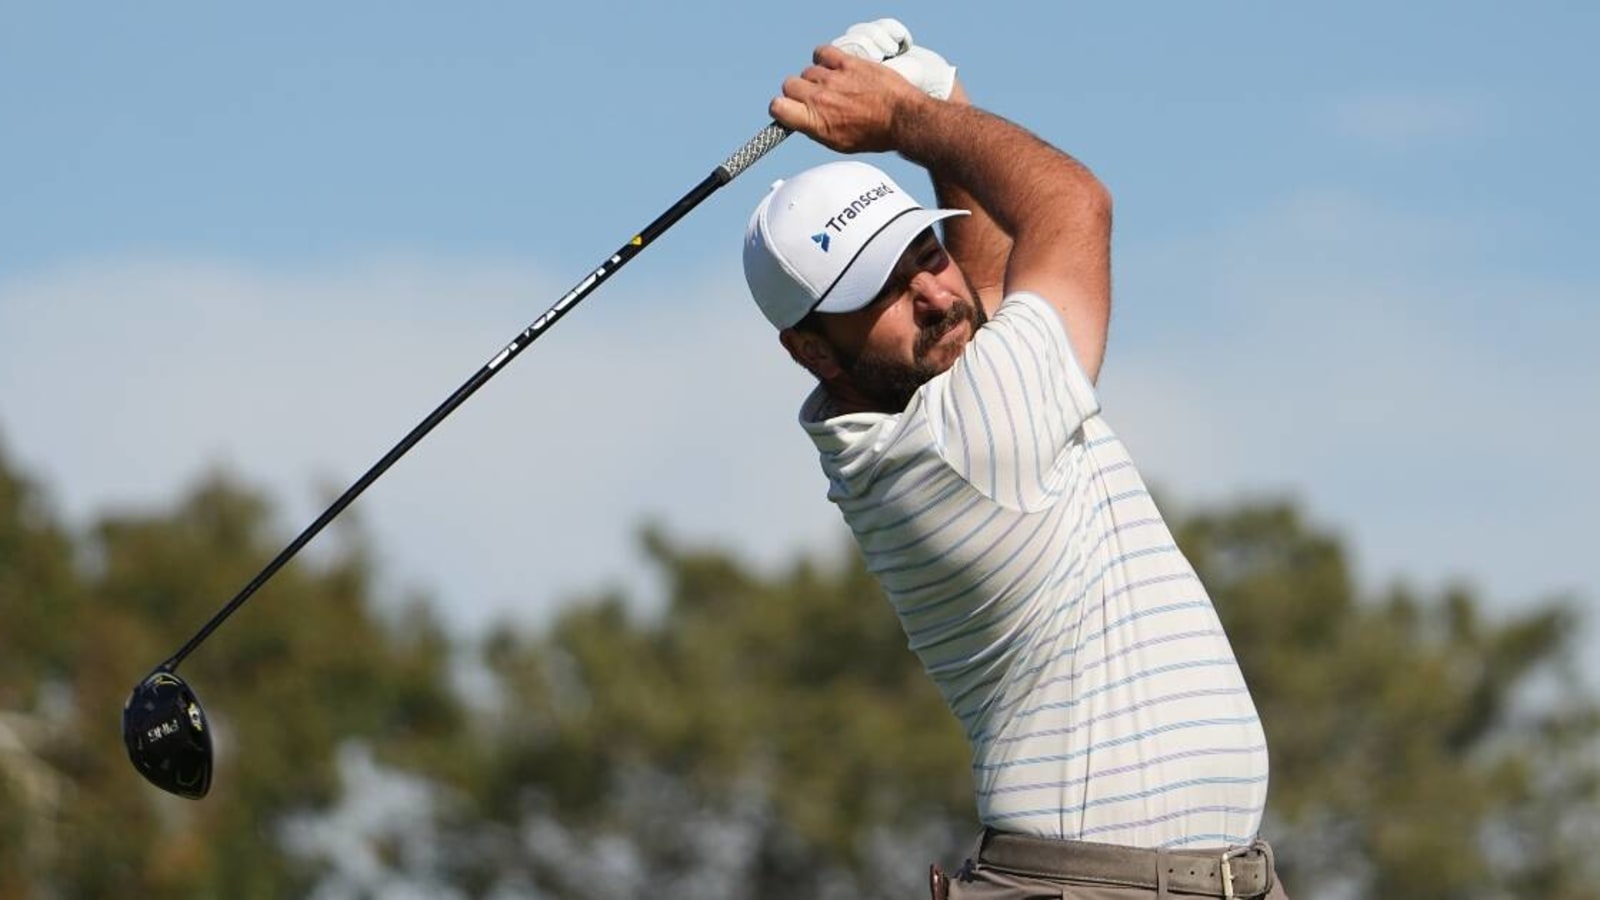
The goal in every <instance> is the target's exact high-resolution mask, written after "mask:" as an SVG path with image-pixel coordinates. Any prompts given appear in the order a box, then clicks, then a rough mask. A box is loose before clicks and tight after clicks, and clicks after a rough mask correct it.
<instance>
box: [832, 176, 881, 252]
mask: <svg viewBox="0 0 1600 900" xmlns="http://www.w3.org/2000/svg"><path fill="white" fill-rule="evenodd" d="M892 193H894V188H893V187H891V186H890V185H889V182H887V181H885V182H883V183H882V184H880V185H878V186H877V187H875V188H871V189H869V190H868V191H866V192H865V193H863V194H862V195H861V196H859V197H857V198H856V199H854V200H852V201H850V205H849V206H846V207H845V208H844V209H841V210H839V213H838V215H836V216H834V217H833V218H831V219H829V220H828V222H827V228H828V230H830V231H833V232H835V233H837V232H841V231H844V229H845V227H846V226H847V225H849V224H850V222H851V220H852V219H854V218H855V217H856V216H859V215H861V212H862V211H863V210H865V209H866V208H867V207H869V206H871V205H872V204H873V201H875V200H878V199H879V198H881V197H887V196H889V195H890V194H892ZM813 240H815V238H813ZM818 243H821V241H818ZM823 249H824V250H826V249H827V248H826V247H824V248H823Z"/></svg>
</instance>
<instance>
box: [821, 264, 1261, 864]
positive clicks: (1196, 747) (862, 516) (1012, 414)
mask: <svg viewBox="0 0 1600 900" xmlns="http://www.w3.org/2000/svg"><path fill="white" fill-rule="evenodd" d="M828 409H829V404H828V400H827V397H826V395H825V394H824V393H823V392H822V390H821V388H819V389H818V390H817V391H816V392H815V393H813V394H812V395H811V397H810V398H809V399H807V401H806V403H805V406H804V407H803V408H802V410H801V415H800V421H801V424H802V425H803V426H804V427H805V429H806V431H807V432H808V433H810V435H811V437H812V439H813V440H814V441H815V442H816V445H817V449H818V450H819V451H820V453H821V457H822V468H823V470H824V472H826V474H827V476H828V479H829V484H830V487H829V491H828V498H829V499H830V500H832V501H833V502H834V503H836V504H837V505H838V506H839V509H840V511H841V512H842V513H843V514H844V518H845V521H846V522H847V523H848V524H849V525H850V528H851V530H852V531H854V532H855V536H856V540H857V542H858V543H859V544H860V547H861V552H862V554H863V555H864V557H865V559H866V564H867V567H868V568H869V569H870V570H871V571H872V572H873V574H874V575H875V576H876V577H877V578H878V580H879V582H880V583H881V584H882V585H883V589H884V591H885V592H886V593H887V595H888V598H889V601H890V602H891V603H892V604H893V606H894V609H895V612H896V613H897V614H898V615H899V617H900V623H901V625H902V627H903V628H904V629H905V633H906V636H907V638H908V639H909V642H910V646H911V649H912V650H913V651H914V652H915V653H916V654H917V656H918V657H919V658H920V659H921V661H922V664H923V666H924V667H925V668H926V669H927V671H928V674H929V675H931V676H932V677H933V680H934V682H935V683H936V684H937V685H938V687H939V690H940V691H941V693H942V694H943V695H944V699H945V701H946V702H947V703H948V704H949V705H950V709H951V711H952V712H954V713H955V715H956V717H957V718H958V719H959V720H960V722H961V725H962V728H963V729H964V730H965V732H966V735H967V738H968V740H969V741H970V742H971V744H972V773H973V779H974V782H975V788H976V791H977V806H978V817H979V819H980V821H981V822H982V823H983V824H984V825H988V826H992V827H994V828H998V829H1001V830H1005V831H1013V832H1022V833H1026V834H1034V835H1041V836H1046V837H1056V838H1069V839H1075V840H1088V841H1099V842H1104V843H1113V844H1124V845H1130V846H1140V847H1184V846H1218V845H1226V844H1243V843H1247V842H1249V841H1250V840H1251V839H1252V838H1253V837H1254V836H1255V835H1256V832H1257V830H1258V828H1259V827H1260V824H1261V814H1262V808H1263V806H1264V805H1265V802H1266V794H1267V748H1266V744H1265V739H1264V737H1263V734H1262V731H1261V724H1260V721H1259V720H1258V719H1257V717H1256V711H1255V706H1254V704H1253V703H1252V702H1251V700H1250V694H1249V691H1248V690H1247V689H1246V687H1245V683H1244V679H1243V677H1242V676H1241V675H1240V672H1239V666H1238V663H1237V662H1236V660H1235V659H1234V655H1233V650H1232V648H1231V647H1230V646H1229V644H1228V639H1227V637H1226V636H1225V635H1224V634H1223V632H1222V627H1221V624H1220V623H1219V622H1218V620H1217V614H1216V611H1215V609H1213V607H1212V605H1211V600H1210V598H1209V597H1208V596H1207V595H1206V591H1205V588H1204V587H1203V586H1202V585H1201V584H1200V581H1199V579H1198V578H1197V577H1196V576H1195V573H1194V569H1193V568H1192V567H1191V566H1190V565H1189V563H1188V561H1187V560H1186V559H1184V556H1183V554H1182V553H1181V552H1180V551H1179V549H1178V547H1177V545H1176V544H1175V543H1174V541H1173V538H1172V533H1171V532H1170V531H1169V530H1168V528H1167V525H1166V523H1165V522H1164V521H1162V518H1161V514H1160V512H1159V511H1157V509H1156V507H1155V504H1154V503H1153V502H1152V501H1151V497H1150V492H1149V490H1148V489H1147V488H1146V487H1145V484H1144V482H1143V480H1142V479H1141V478H1140V477H1139V473H1138V472H1137V471H1136V470H1135V469H1134V467H1133V463H1132V461H1131V460H1130V459H1129V457H1128V454H1127V451H1126V450H1125V449H1124V448H1123V446H1122V442H1121V441H1120V440H1119V439H1118V438H1117V436H1116V435H1115V434H1114V433H1113V432H1112V431H1111V429H1110V427H1109V426H1107V425H1106V423H1105V421H1104V419H1103V418H1102V417H1101V415H1100V406H1099V401H1098V400H1097V399H1096V397H1095V394H1094V388H1093V386H1092V385H1091V384H1090V383H1089V380H1088V378H1087V377H1085V375H1084V373H1083V370H1082V368H1081V367H1080V366H1079V365H1078V363H1077V360H1076V359H1075V358H1074V356H1073V353H1072V347H1071V344H1070V343H1069V342H1068V339H1067V334H1066V331H1065V329H1064V327H1063V326H1062V323H1061V319H1060V317H1059V316H1058V314H1057V313H1056V311H1055V310H1054V309H1053V308H1052V307H1051V306H1050V305H1049V304H1048V303H1046V302H1045V301H1044V300H1043V299H1042V298H1040V297H1038V296H1037V295H1034V294H1027V293H1019V294H1013V295H1011V296H1009V297H1007V298H1006V299H1005V301H1004V302H1003V303H1002V304H1001V305H1000V308H999V309H998V310H996V311H995V314H994V316H993V318H992V319H990V321H989V322H988V324H986V325H985V326H984V327H982V328H980V329H978V331H977V333H976V334H975V335H974V337H973V339H972V340H971V341H970V342H969V343H968V344H967V346H966V348H965V349H964V350H963V351H962V353H961V356H960V357H959V358H958V359H957V361H956V362H955V364H954V365H952V366H951V368H950V369H948V370H947V371H945V372H944V373H942V374H941V375H939V376H937V377H935V378H933V379H932V380H930V381H929V382H928V383H927V384H925V385H923V386H922V388H921V389H920V390H919V391H918V392H917V393H916V395H915V396H914V397H913V398H912V400H911V402H910V403H909V404H908V405H907V406H906V409H905V411H903V412H901V413H898V414H895V415H889V414H884V413H851V414H846V415H839V416H833V417H831V418H826V417H825V416H826V415H827V412H828Z"/></svg>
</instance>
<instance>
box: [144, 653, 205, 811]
mask: <svg viewBox="0 0 1600 900" xmlns="http://www.w3.org/2000/svg"><path fill="white" fill-rule="evenodd" d="M122 740H123V742H124V743H125V744H127V745H128V759H130V760H132V761H133V767H134V768H135V769H138V770H139V774H140V775H143V776H144V777H145V780H147V781H149V782H150V783H151V784H153V785H155V786H156V787H158V788H161V789H162V790H164V791H169V792H171V793H174V794H177V795H178V796H180V797H188V798H189V799H190V800H199V799H200V798H201V797H204V796H205V795H206V792H207V791H209V790H210V789H211V726H210V724H209V723H207V722H206V714H205V710H203V709H201V708H200V700H199V698H197V697H195V695H194V691H193V690H192V689H191V688H190V687H189V685H188V684H187V683H186V682H185V681H184V680H183V679H182V678H179V677H178V676H177V675H175V674H173V673H172V672H169V671H165V670H163V669H157V670H156V671H154V672H152V673H150V675H149V676H148V677H146V678H145V680H144V681H141V682H140V683H139V686H138V687H136V688H134V689H133V693H132V694H131V695H129V697H128V702H127V704H126V705H124V706H123V707H122Z"/></svg>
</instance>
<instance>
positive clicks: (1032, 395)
mask: <svg viewBox="0 0 1600 900" xmlns="http://www.w3.org/2000/svg"><path fill="white" fill-rule="evenodd" d="M921 400H922V403H923V404H924V409H925V412H926V414H927V423H928V428H929V430H930V431H931V432H932V437H933V443H934V446H935V447H936V448H937V449H938V452H939V454H940V455H941V456H942V457H943V459H944V461H945V462H946V463H947V464H948V465H949V466H951V468H953V469H954V470H955V471H956V472H957V473H958V474H960V475H961V476H962V477H963V478H965V479H966V480H967V482H968V483H970V484H971V485H972V486H973V487H974V488H976V489H977V490H978V491H980V492H982V493H983V494H984V495H985V496H987V497H989V498H990V499H992V500H994V501H995V502H997V503H999V504H1001V505H1003V506H1006V507H1009V508H1012V509H1019V510H1022V511H1024V512H1036V511H1038V510H1041V509H1045V508H1047V507H1049V506H1050V505H1051V504H1052V503H1053V502H1054V501H1055V499H1056V497H1057V496H1059V494H1060V492H1061V489H1062V487H1063V485H1064V484H1065V483H1066V480H1067V479H1066V477H1065V476H1066V474H1067V472H1066V469H1067V466H1068V464H1069V463H1070V460H1071V451H1072V449H1073V447H1074V446H1075V445H1076V444H1078V443H1079V442H1081V441H1082V440H1083V435H1082V428H1083V423H1084V422H1086V421H1088V420H1089V419H1090V418H1091V417H1093V416H1094V415H1096V414H1098V413H1099V411H1100V401H1099V399H1098V398H1097V397H1096V396H1095V393H1094V386H1093V385H1092V384H1090V382H1089V378H1088V376H1087V375H1085V374H1084V372H1083V368H1082V367H1081V366H1080V365H1079V364H1078V360H1077V357H1076V356H1074V355H1073V352H1072V343H1071V341H1069V340H1068V338H1067V332H1066V328H1065V327H1064V326H1063V324H1062V322H1061V316H1060V315H1059V314H1058V313H1057V312H1056V311H1055V309H1054V308H1053V307H1051V306H1050V305H1049V303H1047V302H1046V301H1045V300H1044V299H1043V298H1041V297H1040V296H1038V295H1037V294H1031V293H1017V294H1012V295H1009V296H1007V297H1006V298H1005V300H1004V301H1003V302H1002V303H1001V304H1000V308H999V309H998V310H996V311H995V314H994V317H993V318H991V319H990V320H989V322H988V323H987V324H986V325H984V326H983V327H982V328H980V329H978V332H977V334H976V335H975V336H974V337H973V339H972V340H971V341H970V342H969V343H968V344H967V346H966V349H964V350H963V351H962V353H961V356H960V357H959V358H958V359H957V360H956V362H955V364H954V365H952V366H951V367H950V369H949V370H948V371H946V372H945V373H943V375H941V376H940V377H938V378H935V379H933V380H931V381H929V382H928V383H927V384H926V385H924V386H923V389H922V392H921Z"/></svg>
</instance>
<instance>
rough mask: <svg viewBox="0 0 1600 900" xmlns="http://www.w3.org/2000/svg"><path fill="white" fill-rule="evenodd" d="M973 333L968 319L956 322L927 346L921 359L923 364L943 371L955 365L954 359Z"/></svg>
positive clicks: (958, 355)
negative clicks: (930, 345) (931, 344)
mask: <svg viewBox="0 0 1600 900" xmlns="http://www.w3.org/2000/svg"><path fill="white" fill-rule="evenodd" d="M974 333H975V332H974V331H973V326H972V323H971V322H970V321H966V322H961V323H958V324H957V325H956V326H955V327H953V328H951V329H950V330H949V331H946V332H945V333H944V334H942V335H940V336H939V339H938V340H937V341H935V342H934V344H933V346H932V347H929V348H928V351H927V352H926V353H924V354H923V356H922V361H923V363H924V365H926V366H928V367H929V368H932V369H934V370H935V371H938V372H944V371H945V370H946V369H948V368H950V367H951V366H953V365H955V364H956V360H957V359H958V358H960V356H961V351H963V350H965V349H967V344H968V342H970V341H971V340H972V337H973V334H974Z"/></svg>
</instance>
